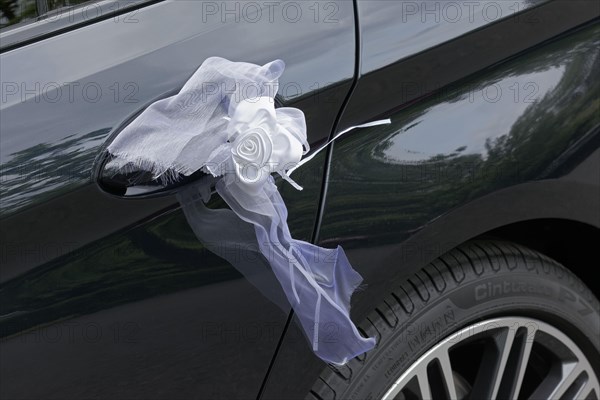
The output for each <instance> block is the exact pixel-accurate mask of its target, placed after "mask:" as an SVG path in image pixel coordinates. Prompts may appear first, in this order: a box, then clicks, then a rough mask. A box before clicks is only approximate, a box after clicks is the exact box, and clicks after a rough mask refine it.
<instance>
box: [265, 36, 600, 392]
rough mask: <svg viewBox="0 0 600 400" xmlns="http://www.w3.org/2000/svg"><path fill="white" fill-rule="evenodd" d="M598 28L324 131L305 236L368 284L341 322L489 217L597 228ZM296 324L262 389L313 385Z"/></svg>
mask: <svg viewBox="0 0 600 400" xmlns="http://www.w3.org/2000/svg"><path fill="white" fill-rule="evenodd" d="M599 33H600V26H599V25H598V24H595V25H593V26H591V27H588V28H586V29H582V30H581V31H578V32H575V33H573V34H571V35H568V36H565V37H564V38H563V39H561V40H559V41H556V42H552V43H549V44H547V45H544V46H542V47H540V48H539V49H537V50H535V51H531V52H529V53H527V54H524V55H522V56H520V57H517V58H515V59H513V60H512V61H509V62H507V63H505V64H501V65H498V66H497V67H495V68H493V69H490V70H487V71H484V72H481V73H479V74H477V75H475V76H473V77H471V78H470V79H465V80H463V81H461V82H459V83H457V84H456V85H453V86H452V87H449V88H446V90H441V91H439V92H437V93H435V94H434V95H433V96H431V97H429V98H427V99H425V100H423V101H421V102H417V103H415V104H413V105H411V106H410V107H406V108H404V109H402V110H400V111H395V112H393V113H392V114H390V115H386V116H389V117H390V118H391V124H390V125H382V126H377V127H372V128H366V129H364V130H363V131H361V132H358V131H357V132H355V133H353V134H348V135H345V136H342V137H341V139H340V140H339V141H337V140H336V141H335V142H334V147H333V151H332V157H331V160H330V170H329V176H328V185H327V196H326V201H325V206H324V212H323V217H322V222H321V226H320V230H319V244H321V245H323V246H326V247H332V246H336V245H342V246H343V247H344V249H345V250H346V253H347V255H348V258H349V260H350V262H351V263H352V265H353V266H354V267H355V268H356V269H357V270H358V271H359V272H360V273H361V275H363V277H364V278H365V282H367V284H368V285H367V287H366V288H365V289H364V290H363V291H360V292H358V293H356V294H355V296H354V297H353V309H352V316H353V319H354V320H355V321H361V320H363V319H364V318H365V317H366V316H367V314H368V313H369V312H370V311H371V310H372V309H373V308H374V307H375V306H376V305H378V304H380V303H381V302H383V301H384V300H385V297H386V296H387V295H388V293H391V291H392V290H393V289H395V288H397V287H398V285H400V284H401V283H402V281H399V280H398V276H404V277H406V276H407V274H408V273H409V272H410V271H416V270H417V269H419V268H422V267H423V266H425V265H427V263H429V262H431V261H433V260H435V259H436V258H437V257H439V256H440V255H442V254H444V253H445V252H447V251H449V250H451V249H452V248H454V247H456V246H457V245H459V244H460V243H463V242H465V241H467V240H469V239H472V238H474V237H477V236H479V235H481V234H482V233H485V232H488V231H491V230H493V229H495V228H498V227H500V226H503V225H507V224H511V223H515V222H519V221H525V220H529V219H547V218H558V219H565V220H571V221H578V222H582V223H584V224H589V225H591V226H594V227H596V228H600V210H599V207H598V204H600V181H599V178H600V174H599V172H598V170H597V167H598V165H599V162H600V159H599V157H600V151H598V145H599V143H600V114H598V112H597V110H598V105H599V104H598V97H599V94H600V82H599V81H598V80H597V79H596V73H597V71H598V69H599V67H600V50H599V49H600V40H599V37H600V36H599ZM511 88H512V90H511ZM528 88H529V90H527V89H528ZM534 93H535V94H534ZM491 110H493V111H491ZM400 271H402V274H400ZM405 290H411V289H410V287H407V288H406V289H405ZM449 307H450V311H452V310H451V307H452V306H449ZM367 333H368V334H369V335H377V332H375V331H370V332H367ZM298 334H299V332H298V331H297V328H296V327H295V326H294V325H291V327H290V329H289V330H288V331H287V332H286V338H284V340H283V344H282V346H281V349H282V350H281V351H280V352H279V353H278V356H277V359H276V361H275V364H274V366H273V369H272V371H273V372H272V373H271V376H270V377H269V380H268V383H267V386H266V388H267V390H266V391H265V396H264V398H266V399H282V398H297V397H298V396H300V394H301V393H307V392H309V391H310V389H311V388H312V385H313V384H315V382H317V383H316V384H317V385H318V382H319V381H318V380H317V378H318V376H319V373H320V372H321V371H322V370H323V365H322V363H321V362H320V361H319V360H318V359H317V358H316V357H315V356H314V355H313V354H312V353H311V352H310V351H309V350H308V349H307V348H306V346H304V344H303V343H301V342H299V341H297V340H296V338H297V336H298ZM292 360H295V362H292ZM296 366H299V367H296ZM333 369H334V371H336V373H339V374H340V375H342V376H344V377H345V378H346V379H347V378H348V376H350V375H351V374H352V371H351V369H350V368H349V367H348V366H343V367H340V368H337V369H336V368H333ZM356 379H357V378H356V377H354V378H353V380H356ZM280 382H286V386H285V387H283V386H282V385H281V384H280ZM289 382H293V383H294V386H290V384H289ZM323 390H325V391H326V390H327V388H326V387H324V389H323Z"/></svg>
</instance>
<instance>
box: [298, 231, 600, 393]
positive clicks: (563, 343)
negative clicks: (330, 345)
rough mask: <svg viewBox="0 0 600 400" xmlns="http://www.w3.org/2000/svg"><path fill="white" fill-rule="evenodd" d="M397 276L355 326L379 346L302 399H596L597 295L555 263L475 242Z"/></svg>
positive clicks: (330, 372) (326, 376)
mask: <svg viewBox="0 0 600 400" xmlns="http://www.w3.org/2000/svg"><path fill="white" fill-rule="evenodd" d="M590 267H591V266H590ZM400 282H402V283H401V284H400V285H399V286H398V287H397V288H396V289H395V290H394V291H393V292H392V293H390V294H389V296H387V297H386V298H385V300H384V301H383V302H382V303H381V304H380V305H379V306H378V307H377V308H376V309H375V310H374V311H373V312H372V313H371V314H370V315H369V316H368V317H367V318H366V320H365V321H363V323H362V324H359V326H360V328H361V330H362V331H363V333H364V335H365V336H367V335H368V336H375V337H376V338H377V346H376V348H375V349H373V350H372V351H370V352H369V353H367V354H364V355H362V356H359V357H357V358H355V359H353V360H351V361H350V362H349V363H348V364H346V365H344V366H333V365H330V366H329V367H328V368H326V369H325V371H324V372H323V373H322V374H321V377H320V378H319V380H318V381H317V382H316V383H315V385H314V387H313V389H312V391H311V392H310V394H309V395H308V398H309V399H313V400H314V399H315V398H316V399H330V398H331V399H361V400H365V399H385V400H391V399H402V400H411V399H430V398H431V399H475V400H479V399H482V400H483V399H486V400H487V399H516V398H525V399H598V398H599V397H600V386H599V383H598V376H599V371H600V343H599V342H600V310H599V303H598V300H597V299H596V298H595V297H594V296H593V294H592V292H591V291H590V290H589V289H588V288H587V287H586V286H585V285H584V284H583V283H582V282H581V281H580V280H579V279H578V278H577V277H576V276H575V275H574V274H573V273H571V272H570V271H569V270H567V269H566V268H564V267H563V266H561V265H560V264H558V263H557V262H556V261H554V260H551V259H549V258H547V257H546V256H544V255H542V254H540V253H537V252H535V251H532V250H529V249H527V248H524V247H522V246H519V245H515V244H512V243H508V242H497V241H473V242H468V243H466V244H464V245H462V246H459V247H458V248H456V249H454V250H452V251H450V252H449V253H447V254H445V255H444V256H442V257H440V258H439V259H437V260H436V261H434V262H432V263H431V264H429V265H428V266H426V267H425V268H423V269H421V270H420V271H417V272H416V273H413V274H410V275H408V276H405V277H403V279H401V280H400Z"/></svg>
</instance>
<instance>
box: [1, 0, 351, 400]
mask: <svg viewBox="0 0 600 400" xmlns="http://www.w3.org/2000/svg"><path fill="white" fill-rule="evenodd" d="M214 4H215V3H214V2H187V1H165V2H160V3H157V4H154V5H150V6H148V7H145V8H142V9H140V10H139V12H138V13H136V19H137V22H136V23H127V24H125V23H124V21H123V20H120V21H115V20H113V19H107V20H103V21H100V22H97V23H90V24H87V25H86V26H76V27H72V28H73V29H71V30H67V31H64V32H61V33H60V34H57V35H53V36H51V37H47V38H44V40H40V41H33V42H29V41H26V42H25V43H24V44H22V45H21V46H18V47H15V48H13V49H11V50H9V51H5V52H3V53H2V54H0V63H1V67H2V68H0V74H1V81H2V85H3V91H2V95H3V99H2V103H1V112H2V118H1V119H0V128H1V135H0V141H1V143H0V163H1V169H0V173H1V179H0V190H1V195H2V204H1V205H2V209H1V210H0V211H1V212H0V214H1V218H2V219H1V221H0V240H1V243H2V249H1V250H2V253H1V261H2V262H1V268H0V282H1V285H2V286H1V287H0V297H1V299H0V315H1V316H2V317H1V318H0V332H1V334H2V335H1V336H2V341H1V343H0V346H1V351H0V369H1V375H2V385H0V386H1V387H0V396H1V397H3V398H4V397H10V398H61V399H64V398H93V397H101V398H116V397H123V396H126V397H128V398H143V399H148V398H165V397H169V398H172V396H171V394H172V393H179V395H180V396H181V397H185V398H195V397H199V396H200V397H202V396H209V397H211V396H212V394H214V393H218V395H219V396H226V398H248V397H255V396H257V394H258V392H259V389H260V387H261V385H262V382H263V379H264V376H265V375H266V372H267V368H268V366H269V365H270V361H271V359H272V357H273V355H274V353H275V349H276V346H277V344H278V340H279V338H280V336H281V333H282V331H283V328H284V326H285V324H286V321H287V314H288V313H287V310H285V311H286V312H282V310H280V309H279V308H277V307H276V306H274V305H273V304H271V303H270V302H269V301H268V300H267V299H266V298H265V297H264V296H263V295H262V294H261V293H260V292H259V291H258V290H257V289H256V288H255V287H254V286H252V285H251V284H250V283H249V282H248V281H247V280H246V279H244V278H243V277H242V276H241V275H240V273H239V272H238V271H237V270H236V269H235V268H234V267H233V266H232V265H230V264H228V263H227V262H226V261H224V260H222V259H220V258H219V257H217V256H216V255H214V254H213V253H211V252H209V251H208V250H207V249H206V248H205V247H204V246H203V245H202V244H201V243H200V242H199V241H198V240H197V239H196V237H195V235H194V234H193V232H192V231H191V229H190V228H189V226H188V224H187V222H186V220H185V218H184V216H183V213H182V211H181V210H180V209H179V208H178V205H177V202H176V199H175V197H174V196H172V195H171V196H167V197H162V198H158V199H140V200H129V199H123V198H119V197H116V196H111V195H108V194H106V193H104V192H103V191H102V190H101V189H100V188H99V186H98V185H97V184H96V182H95V181H94V179H93V177H92V172H93V170H94V168H95V167H94V162H95V159H96V157H97V156H98V154H99V153H100V152H101V151H102V149H103V148H104V145H105V142H106V140H108V139H109V138H110V137H111V135H113V134H114V133H115V132H116V130H117V129H119V127H120V126H121V124H122V122H123V121H126V120H128V119H129V118H130V117H131V116H132V115H135V114H136V113H138V112H139V111H140V110H141V109H143V108H145V107H146V106H147V105H148V104H150V103H152V102H153V101H155V100H157V99H159V98H163V97H165V96H167V95H170V94H173V93H174V92H176V91H177V90H178V89H179V88H180V87H181V86H182V85H183V83H184V82H185V81H186V80H187V78H189V76H191V75H192V73H193V72H194V71H195V70H196V69H197V68H198V67H199V66H200V64H201V63H202V62H203V61H204V60H205V59H206V58H208V57H210V56H222V57H228V58H230V59H232V60H234V61H248V62H256V63H265V62H269V61H271V60H273V59H276V58H281V59H283V60H284V61H285V62H286V64H287V68H286V71H285V74H284V76H283V77H282V79H281V81H280V92H279V96H278V99H279V100H280V102H281V103H282V104H283V105H285V106H296V107H299V108H301V109H302V110H303V111H304V113H305V115H306V118H307V125H308V129H309V132H311V133H310V134H309V140H310V141H311V144H314V145H318V144H319V143H321V142H322V141H323V140H325V139H326V138H327V137H328V136H329V134H330V132H331V130H332V128H333V125H334V122H335V119H336V118H337V115H338V114H339V110H340V108H341V106H342V104H343V102H344V100H345V98H346V97H347V94H348V92H349V89H350V87H351V84H352V80H353V76H354V61H355V54H356V52H355V28H354V11H353V5H352V3H350V2H344V1H338V2H321V3H314V2H313V3H311V4H302V5H300V4H297V5H292V7H296V6H297V7H302V11H301V13H302V15H304V17H303V18H300V19H298V20H297V21H295V20H294V18H296V17H295V16H294V14H292V11H294V10H293V9H289V14H285V15H282V14H281V9H279V12H280V14H279V15H277V14H274V15H273V17H272V18H271V17H270V16H269V14H268V12H267V13H266V14H264V15H263V18H261V19H259V20H253V19H252V18H254V17H256V15H255V14H252V13H250V14H239V15H237V16H236V15H235V12H234V13H233V15H232V14H231V13H230V14H227V15H225V14H221V13H217V14H207V13H206V11H207V9H206V6H207V5H214ZM237 4H238V6H240V4H242V3H237ZM331 5H334V6H335V7H334V8H333V11H335V14H334V15H333V16H332V15H331V11H332V9H331V8H329V9H328V8H327V7H331ZM309 6H312V7H313V9H309V8H308V7H309ZM315 7H316V9H317V10H320V12H321V13H320V14H319V17H318V18H316V17H315V15H313V14H310V13H313V12H314V9H315ZM253 16H254V17H253ZM325 17H330V18H334V19H335V21H333V22H332V21H329V22H327V21H324V20H323V18H325ZM236 18H240V20H238V21H236ZM203 19H204V21H203ZM294 21H295V22H294ZM90 22H91V21H90ZM25 28H26V27H24V28H23V29H25ZM75 28H77V29H75ZM275 32H277V34H274V33H275ZM23 60H27V63H24V62H23ZM96 90H97V91H96ZM324 160H325V154H324V153H323V154H322V155H319V156H317V157H315V158H314V159H313V161H311V162H310V163H309V164H307V165H305V166H304V167H303V170H302V171H298V172H297V175H296V176H297V178H296V179H298V180H299V181H301V183H302V185H303V186H304V191H302V192H300V193H296V191H295V190H294V189H292V188H290V187H285V186H283V187H282V188H281V190H282V195H283V197H284V198H285V199H286V203H287V205H288V207H289V210H290V213H291V217H290V221H289V223H290V229H291V230H292V232H293V233H294V234H295V235H296V237H298V238H301V239H305V240H310V239H311V237H312V234H313V230H314V219H315V215H316V211H317V207H318V204H319V198H320V193H321V186H322V184H321V181H322V178H323V165H324ZM286 185H287V184H286ZM216 204H219V205H220V206H222V204H221V203H219V202H218V200H217V199H216V197H215V199H213V201H212V203H211V205H212V206H215V205H216ZM172 234H174V235H176V236H177V238H175V237H174V236H173V237H171V238H169V237H168V236H171V235H172ZM239 312H242V313H243V314H244V316H245V317H244V318H242V317H241V316H240V315H239ZM169 349H171V350H172V351H170V350H169ZM176 349H177V350H176Z"/></svg>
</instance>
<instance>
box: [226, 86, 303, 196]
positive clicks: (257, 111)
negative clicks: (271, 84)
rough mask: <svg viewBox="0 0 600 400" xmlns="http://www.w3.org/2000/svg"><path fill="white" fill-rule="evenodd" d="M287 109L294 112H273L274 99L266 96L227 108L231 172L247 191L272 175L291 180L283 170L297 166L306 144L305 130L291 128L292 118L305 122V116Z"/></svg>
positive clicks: (256, 187) (287, 110)
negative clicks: (228, 110)
mask: <svg viewBox="0 0 600 400" xmlns="http://www.w3.org/2000/svg"><path fill="white" fill-rule="evenodd" d="M232 109H233V110H232ZM290 110H295V109H279V110H275V104H274V100H273V98H271V97H266V96H264V97H255V98H250V99H243V100H242V101H240V102H239V103H233V104H232V105H231V106H230V112H231V114H232V115H231V120H230V122H229V128H228V129H229V132H230V136H229V142H230V143H231V144H232V147H231V154H232V159H233V164H234V170H235V174H236V178H237V179H238V182H239V183H240V184H241V185H244V186H246V187H247V190H248V191H255V190H256V189H258V188H259V187H260V186H262V184H264V182H266V180H267V179H268V177H269V175H271V173H273V172H277V173H279V174H280V175H281V176H282V177H284V179H286V180H288V181H291V179H290V178H289V177H288V176H287V174H286V171H287V170H289V169H290V168H293V167H295V166H296V165H297V164H298V162H299V161H300V159H301V158H302V155H303V154H304V151H303V148H304V147H308V145H307V144H306V133H305V128H303V126H301V127H300V132H299V133H295V132H294V131H293V128H291V126H293V125H294V123H293V121H294V118H293V117H296V118H299V117H301V119H302V120H304V115H303V114H302V112H301V111H299V110H296V111H293V112H291V111H290ZM298 112H299V113H300V115H298V114H297V113H298ZM290 114H292V116H290ZM293 114H296V115H293ZM286 126H290V128H289V129H288V128H286ZM302 134H303V135H304V136H303V135H302ZM291 183H292V184H293V185H294V186H295V187H296V188H300V187H299V186H298V185H297V184H296V183H295V182H293V181H291Z"/></svg>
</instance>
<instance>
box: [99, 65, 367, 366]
mask: <svg viewBox="0 0 600 400" xmlns="http://www.w3.org/2000/svg"><path fill="white" fill-rule="evenodd" d="M283 71H284V63H283V61H281V60H275V61H273V62H270V63H268V64H265V65H263V66H259V65H256V64H250V63H243V62H231V61H228V60H226V59H223V58H218V57H212V58H209V59H207V60H206V61H205V62H204V63H203V64H202V65H201V66H200V68H199V69H198V70H197V71H196V72H195V73H194V74H193V76H192V77H191V78H190V79H189V80H188V81H187V82H186V83H185V85H184V86H183V88H182V89H181V91H180V92H179V93H178V94H176V95H174V96H172V97H169V98H166V99H163V100H160V101H157V102H155V103H153V104H151V105H150V106H149V107H148V108H147V109H146V110H144V111H143V112H142V113H141V114H140V115H139V116H138V117H137V118H136V119H135V120H134V121H133V122H132V123H131V124H129V125H128V126H127V127H125V128H124V130H123V131H122V132H121V133H120V134H119V135H118V136H117V137H116V138H115V140H114V141H113V142H112V143H111V144H110V145H109V147H108V151H109V153H110V154H111V155H112V159H111V161H110V162H109V164H108V168H110V169H113V170H114V171H123V170H125V171H127V170H129V171H139V170H144V171H148V172H150V173H152V175H153V177H154V178H155V179H157V180H159V181H161V182H164V183H168V182H171V181H174V180H177V179H178V177H181V176H182V175H183V176H188V175H191V174H193V173H194V172H196V171H198V170H201V171H204V172H205V173H206V174H207V175H209V176H210V179H208V180H204V181H201V182H199V183H197V184H195V185H188V186H186V187H184V188H183V189H181V191H180V192H179V194H178V199H179V201H180V203H181V205H182V209H183V211H184V213H185V215H186V217H187V220H188V222H189V223H190V225H191V227H192V229H193V230H194V232H195V233H196V236H197V237H198V238H199V239H200V240H201V241H202V242H204V243H205V245H206V246H207V247H208V248H209V249H210V250H212V251H214V252H215V253H217V254H219V255H221V256H222V257H224V258H227V255H226V254H225V253H226V251H224V249H226V248H227V246H234V245H239V244H243V245H246V246H251V245H254V246H255V248H256V249H257V251H259V252H260V253H261V254H262V256H263V257H264V260H265V263H266V265H267V267H268V268H270V271H269V274H270V276H271V277H272V276H274V277H275V278H276V281H277V282H278V284H279V285H280V286H281V288H282V289H283V294H284V295H285V298H286V299H287V301H288V302H289V304H290V305H291V306H292V307H293V309H294V311H295V313H296V315H297V317H298V319H299V321H300V324H301V326H302V329H303V331H304V333H305V335H306V337H307V338H308V340H309V342H310V345H311V347H312V350H313V351H314V352H315V354H316V355H317V356H319V357H320V358H321V359H323V360H325V361H327V362H330V363H335V364H344V363H346V362H347V361H349V360H350V359H352V358H353V357H355V356H357V355H359V354H361V353H364V352H366V351H368V350H370V349H371V348H373V347H374V345H375V339H373V338H365V337H363V336H362V335H361V334H360V333H359V331H358V330H357V328H356V326H355V325H354V323H353V322H352V321H351V319H350V297H351V296H352V294H353V292H354V291H355V290H356V288H357V287H358V286H359V284H360V283H361V282H362V278H361V276H360V275H359V274H358V273H357V272H356V271H355V270H354V269H353V268H352V266H351V265H350V263H349V261H348V259H347V258H346V255H345V253H344V250H343V249H342V248H341V247H337V248H335V249H325V248H321V247H318V246H315V245H313V244H310V243H307V242H304V241H301V240H296V239H294V238H292V236H291V234H290V231H289V229H288V226H287V209H286V206H285V204H284V201H283V199H282V197H281V195H280V194H279V191H278V190H277V186H276V185H275V183H274V179H273V176H272V174H274V173H276V174H278V175H280V176H281V177H282V178H283V179H285V180H286V181H288V182H289V183H290V184H291V185H293V186H294V187H295V188H296V189H298V190H301V189H302V188H301V187H300V186H299V185H298V184H297V183H296V182H294V181H293V180H292V179H291V178H290V176H289V171H290V170H292V169H294V168H295V167H297V166H298V163H299V162H300V160H301V158H302V156H303V155H305V154H306V153H307V152H308V150H309V146H308V143H307V139H306V123H305V118H304V114H303V113H302V111H301V110H299V109H296V108H289V107H283V108H275V101H274V98H275V95H276V93H277V89H278V78H279V77H280V76H281V74H282V73H283ZM213 185H214V187H215V189H216V192H217V193H218V194H219V195H220V196H221V197H222V198H223V200H225V202H226V203H227V204H228V205H229V207H230V208H231V210H209V209H208V208H206V207H205V206H204V204H203V203H204V202H207V201H208V200H209V198H210V196H211V188H212V187H213ZM236 219H238V222H241V223H242V228H240V229H236V230H235V233H234V234H231V232H227V229H226V228H223V227H224V226H225V225H224V224H226V225H233V224H236V223H237V222H236ZM239 219H241V221H239ZM244 224H245V225H244ZM243 226H245V227H246V228H243ZM248 227H250V228H248ZM214 243H219V246H215V245H214ZM230 261H231V262H232V264H233V265H234V266H235V267H236V268H238V269H239V270H240V271H241V272H242V273H244V275H246V276H247V277H249V280H250V281H251V282H253V283H255V282H256V281H257V279H256V277H257V276H259V275H258V274H253V270H252V269H253V266H252V265H247V264H246V265H240V262H239V261H236V260H230ZM254 267H256V266H254ZM256 268H257V267H256ZM269 285H270V284H268V283H267V284H266V285H265V282H261V283H259V284H256V286H257V287H259V288H261V291H263V292H270V289H269V288H268V286H269ZM271 285H272V284H271ZM273 293H275V292H274V291H273V292H272V293H266V294H267V295H270V294H273ZM232 295H235V294H232ZM268 297H272V296H268Z"/></svg>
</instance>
